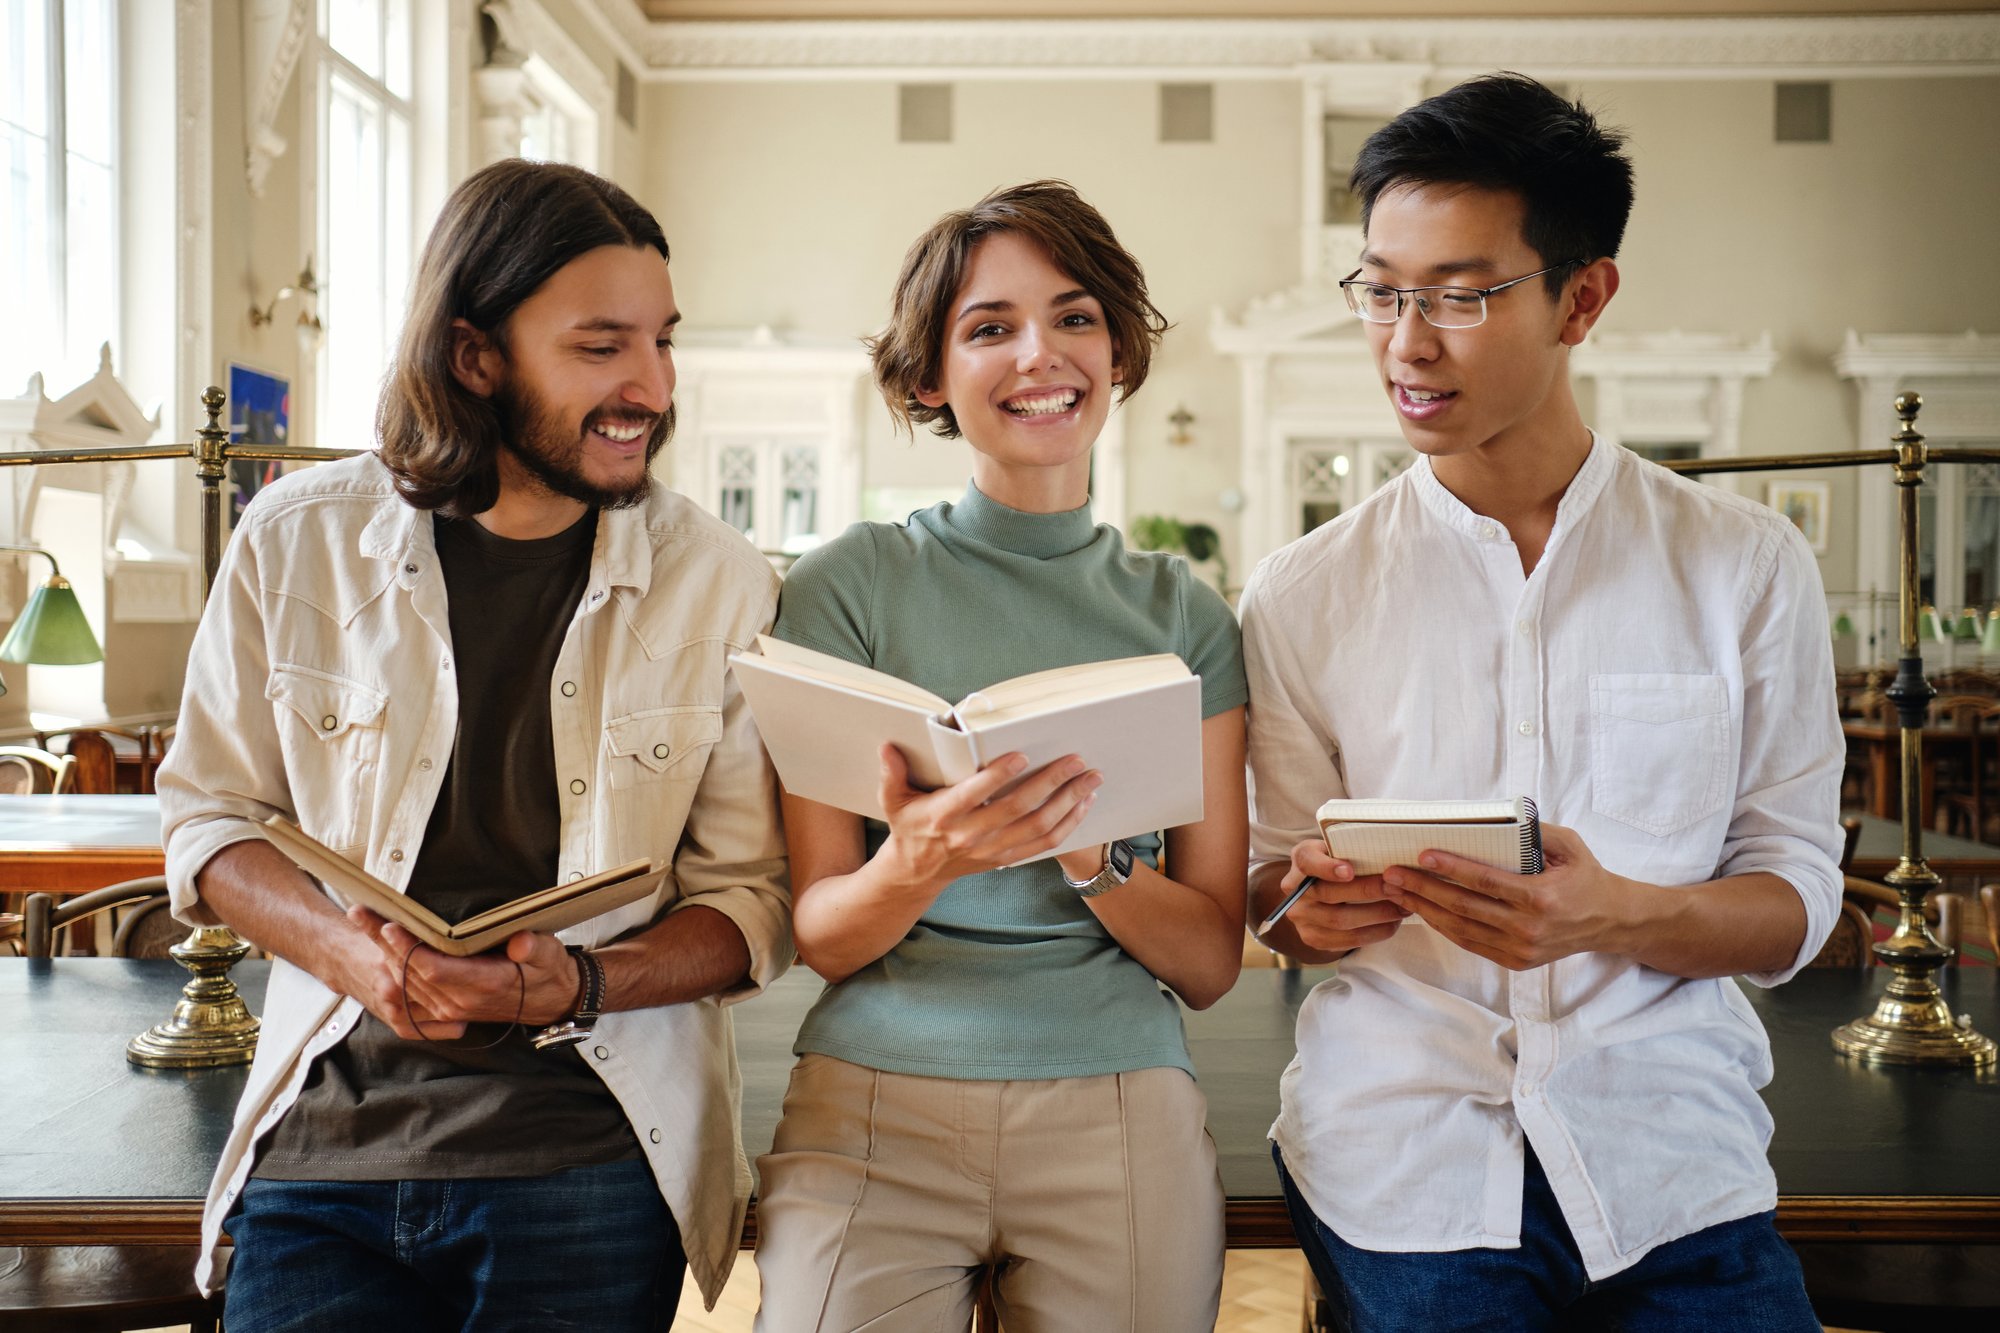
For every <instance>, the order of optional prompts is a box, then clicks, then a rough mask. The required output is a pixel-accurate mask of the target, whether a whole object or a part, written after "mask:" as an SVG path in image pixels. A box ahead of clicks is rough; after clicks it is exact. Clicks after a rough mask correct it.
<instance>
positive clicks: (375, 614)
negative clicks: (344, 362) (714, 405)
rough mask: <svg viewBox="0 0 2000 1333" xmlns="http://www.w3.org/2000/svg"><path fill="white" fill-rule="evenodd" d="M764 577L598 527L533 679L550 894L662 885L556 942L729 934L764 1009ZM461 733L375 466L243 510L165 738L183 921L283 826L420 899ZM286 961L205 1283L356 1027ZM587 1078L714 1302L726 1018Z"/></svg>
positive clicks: (652, 1019)
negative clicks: (673, 922)
mask: <svg viewBox="0 0 2000 1333" xmlns="http://www.w3.org/2000/svg"><path fill="white" fill-rule="evenodd" d="M777 590H778V583H777V577H776V575H775V574H774V573H773V571H772V569H771V566H770V564H769V563H768V562H766V561H765V560H764V558H763V557H762V556H760V555H759V554H758V553H757V552H756V550H754V549H753V548H752V547H751V546H750V544H749V543H748V542H746V541H744V540H743V538H742V537H741V536H739V535H738V534H737V533H735V532H734V531H732V530H731V529H730V528H728V527H727V526H726V525H725V524H723V523H721V522H720V521H718V520H716V519H714V518H712V517H710V516H709V515H707V514H705V513H703V512H702V511H701V510H700V509H698V508H697V507H696V506H695V505H694V504H693V503H692V502H691V501H689V500H688V499H686V498H685V497H683V496H680V495H677V494H675V493H674V492H672V491H669V490H666V489H665V488H662V487H655V488H654V489H653V492H652V496H651V498H650V499H649V500H648V501H647V503H646V504H645V505H643V506H640V507H634V508H630V509H618V510H607V511H605V512H603V513H602V514H600V515H599V517H598V524H597V537H596V545H595V548H594V549H593V550H592V552H591V558H590V573H589V576H588V581H587V583H586V585H585V587H584V591H583V595H582V597H581V599H580V600H579V602H578V604H577V608H576V612H575V616H574V618H573V619H572V620H571V622H570V625H569V628H568V632H567V633H566V634H565V636H564V639H563V645H562V649H561V652H560V654H559V655H558V657H557V659H556V668H555V672H554V675H553V677H552V679H550V680H549V682H548V692H549V714H550V721H551V723H552V729H553V733H554V741H555V766H556V777H557V789H556V790H555V791H552V792H550V793H549V797H550V799H551V800H554V801H557V802H558V803H559V806H560V809H561V828H560V834H559V837H560V844H561V845H560V847H559V849H558V857H559V874H560V877H561V878H562V879H565V880H568V879H575V878H578V877H581V876H583V875H587V874H592V873H595V872H597V871H599V870H604V869H607V868H609V867H611V866H615V865H620V864H622V863H624V862H627V861H632V860H637V859H639V858H642V857H648V858H652V859H655V860H657V861H661V862H667V863H671V865H672V866H673V873H672V875H670V876H669V877H668V878H667V879H666V881H665V882H664V883H663V885H662V886H661V888H660V890H659V892H658V893H657V894H656V895H655V896H653V897H651V898H648V899H642V900H641V901H639V902H637V903H633V904H631V905H629V906H627V907H624V908H621V909H619V910H617V911H615V912H610V913H607V914H605V915H603V916H600V917H597V918H596V919H594V920H591V921H586V922H583V923H582V924H580V925H578V926H575V927H573V928H571V929H569V930H566V931H563V932H562V938H563V939H564V940H565V941H566V942H568V943H572V944H581V945H584V946H585V947H590V946H593V945H597V944H605V943H609V942H610V941H611V940H613V939H616V938H617V937H619V936H621V935H624V934H626V933H628V932H630V931H632V930H635V929H639V928H642V927H644V926H645V925H646V924H647V923H649V922H651V921H653V920H655V919H656V918H658V917H660V916H662V915H665V914H667V913H671V912H675V911H679V910H681V909H682V908H684V907H689V906H693V905H700V906H702V907H707V908H711V909H713V910H715V911H717V912H720V913H722V914H723V915H724V916H726V917H728V918H729V920H730V921H731V922H732V923H734V925H735V926H736V927H737V929H738V930H740V931H741V932H742V933H743V938H744V941H745V942H746V943H747V944H748V945H749V949H750V960H751V961H750V978H749V981H748V983H747V984H746V985H745V986H743V987H742V988H740V989H738V990H736V991H733V992H731V993H730V994H729V995H728V996H726V997H723V998H724V1000H725V1001H729V1000H738V999H743V998H745V997H747V996H749V995H752V994H755V993H756V992H757V991H758V990H760V989H762V988H763V987H764V986H765V985H767V984H768V983H770V982H771V981H772V980H773V979H775V978H776V977H777V976H778V975H779V974H780V973H782V972H783V971H784V970H785V968H786V967H787V966H788V965H789V964H790V962H791V959H792V936H791V893H790V887H789V881H788V879H787V876H786V867H785V860H784V855H785V852H784V835H783V831H782V828H781V826H780V824H779V819H778V802H777V784H776V780H775V778H774V776H773V774H772V772H771V767H770V762H769V760H768V759H767V758H766V757H765V754H764V749H763V745H762V743H761V742H760V741H759V739H758V737H757V733H756V730H755V728H754V727H753V725H752V723H751V719H750V713H749V711H748V709H747V708H746V707H745V706H744V702H743V697H742V695H741V693H740V692H739V691H738V690H737V688H736V683H735V678H734V677H733V676H731V675H730V674H729V671H728V655H729V654H730V653H731V652H732V651H736V650H739V649H742V648H746V647H748V646H749V645H750V643H751V642H753V641H754V639H755V637H756V635H757V634H758V633H759V632H761V631H762V630H764V629H766V628H768V627H769V625H770V623H771V617H772V614H773V612H774V611H775V609H776V605H777ZM457 726H458V678H457V675H456V673H455V672H454V671H453V669H452V645H451V626H450V621H449V619H448V618H447V615H446V607H445V587H444V578H443V575H442V573H441V571H440V570H439V568H438V560H437V552H436V548H435V546H434V545H433V542H432V524H431V516H430V515H429V514H428V513H424V512H421V511H419V510H416V509H413V508H411V507H410V506H409V505H407V504H404V503H403V502H402V501H401V500H400V499H399V498H397V496H396V493H395V490H394V488H393V487H392V486H391V484H390V481H389V475H388V472H387V471H386V470H385V469H384V468H383V467H382V465H381V463H380V462H379V461H378V460H377V459H376V458H375V457H374V456H373V455H372V454H371V455H365V456H362V457H359V458H353V459H348V460H346V461H343V462H340V463H335V464H330V465H327V466H324V467H318V468H313V469H310V470H308V471H304V472H300V473H297V474H294V475H292V476H289V477H285V478H283V479H281V480H280V481H278V482H277V483H275V484H274V485H272V486H270V487H268V488H267V489H265V490H264V491H263V492H262V493H260V494H259V495H258V496H257V499H256V502H255V503H254V504H252V505H251V507H250V509H249V511H248V513H246V514H245V516H244V519H243V522H242V523H241V525H240V526H239V527H238V530H237V532H236V535H235V538H234V540H232V541H231V543H230V546H229V550H228V552H227V554H226V555H225V556H224V559H223V563H222V569H221V572H220V574H219V575H218V576H217V579H216V583H215V589H214V592H213V594H212V595H211V597H210V599H209V603H208V606H207V608H206V610H205V611H204V613H203V616H202V622H201V627H200V629H199V631H198V632H197V633H196V636H195V642H194V648H193V652H192V654H191V656H190V659H189V662H188V675H187V689H186V695H185V697H184V699H183V701H182V704H181V713H180V735H179V739H178V740H177V741H176V743H175V745H174V747H173V750H172V751H171V752H170V753H169V755H168V756H167V759H166V762H165V763H164V764H163V765H162V766H161V768H160V772H159V792H160V822H161V827H162V829H163V831H164V833H165V836H166V845H167V879H168V883H169V887H170V889H171V892H172V897H173V906H174V910H175V912H176V913H177V914H178V915H180V916H182V917H183V918H184V919H188V920H197V919H208V914H207V912H206V909H204V908H203V907H202V906H201V904H200V901H199V894H198V892H197V889H196V886H195V878H194V877H195V875H196V873H197V872H199V871H200V870H201V868H202V867H203V866H204V865H206V864H207V863H208V861H209V858H211V857H213V856H214V855H215V854H216V853H217V852H219V851H221V850H222V849H223V848H224V847H227V846H229V845H230V844H231V843H236V842H241V841H244V840H245V839H248V838H254V837H258V836H260V835H259V833H258V830H257V827H256V824H255V823H254V822H253V821H257V820H261V819H263V818H265V817H266V816H268V815H271V814H273V813H280V814H284V815H287V816H289V817H291V818H294V819H296V820H297V821H298V822H299V823H300V824H301V825H302V826H303V827H304V828H305V831H306V832H307V833H309V834H311V835H312V836H314V837H315V838H318V839H319V840H320V841H321V842H324V843H326V844H327V845H328V846H330V847H333V848H335V849H336V850H340V851H342V852H344V853H346V854H347V855H348V856H349V857H350V858H351V859H354V860H356V861H359V862H361V863H362V864H364V865H365V866H366V867H367V869H368V870H369V871H371V872H372V873H373V874H375V875H376V876H377V877H379V878H380V879H382V880H385V881H386V882H388V883H389V884H390V885H391V886H393V887H395V888H397V889H398V890H401V889H404V888H406V887H407V884H408V880H409V875H410V872H411V870H412V869H414V868H415V866H416V863H417V856H416V853H417V851H418V849H419V847H420V846H421V844H422V841H423V837H424V829H425V827H426V825H427V824H428V823H429V820H430V814H431V807H432V806H433V805H434V804H435V803H436V800H437V795H438V790H439V787H440V786H441V785H442V783H443V780H444V775H445V769H446V760H447V759H448V758H449V756H450V753H451V743H452V738H453V736H454V735H455V734H456V731H457ZM360 1014H361V1005H360V1003H359V1002H358V1001H355V1000H352V999H346V998H343V997H341V996H338V995H335V994H334V993H333V992H332V991H330V990H328V989H327V988H326V987H325V986H323V985H322V984H320V982H319V981H318V980H316V979H315V978H314V977H312V976H311V975H309V974H308V973H306V972H304V971H302V970H300V969H299V968H296V967H293V966H292V965H290V964H289V963H286V962H284V961H283V960H279V961H276V962H274V963H273V964H272V968H271V982H270V989H269V991H268V993H267V995H266V998H265V1004H264V1013H263V1022H264V1027H263V1033H262V1036H261V1038H260V1040H259V1042H258V1045H257V1057H256V1060H255V1062H254V1063H253V1064H252V1065H251V1069H250V1077H249V1081H248V1083H247V1085H246V1086H245V1088H244V1092H243V1100H242V1101H241V1103H239V1105H238V1106H237V1110H236V1123H235V1127H234V1129H233V1130H232V1132H231V1134H230V1136H229V1140H228V1143H227V1144H226V1146H225V1147H224V1149H223V1153H222V1159H221V1161H220V1163H219V1164H218V1166H217V1168H216V1173H215V1180H214V1183H213V1184H212V1185H211V1187H210V1190H209V1197H208V1205H207V1209H206V1212H205V1213H204V1216H203V1221H202V1258H201V1260H200V1265H199V1267H198V1269H197V1273H196V1276H197V1279H198V1280H199V1281H200V1283H201V1284H202V1287H203V1289H204V1290H212V1289H213V1288H214V1287H215V1286H217V1285H219V1281H218V1279H219V1275H218V1274H217V1273H216V1271H215V1245H216V1241H217V1238H218V1231H219V1228H220V1226H221V1223H222V1220H223V1218H224V1216H225V1215H226V1214H227V1213H228V1211H229V1209H230V1207H231V1206H232V1205H233V1204H234V1203H235V1201H236V1199H237V1197H238V1196H239V1195H240V1194H241V1192H242V1188H243V1182H244V1179H245V1178H246V1177H247V1176H248V1174H249V1172H250V1167H251V1163H252V1161H253V1153H254V1147H255V1144H256V1141H257V1140H258V1139H259V1138H261V1137H262V1136H263V1135H265V1134H266V1133H268V1132H269V1131H270V1129H271V1128H272V1127H273V1126H275V1125H276V1124H277V1123H278V1121H279V1119H280V1118H281V1117H282V1116H283V1115H284V1114H285V1111H286V1110H287V1109H288V1108H289V1107H290V1106H291V1104H292V1103H293V1101H294V1100H295V1099H296V1098H297V1096H298V1093H299V1089H300V1087H301V1086H302V1085H303V1084H304V1081H305V1078H306V1074H307V1072H308V1071H309V1069H310V1068H311V1065H312V1062H313V1060H314V1059H315V1058H316V1057H317V1056H318V1055H320V1054H321V1053H322V1052H323V1051H325V1050H327V1049H328V1048H329V1047H331V1046H333V1045H334V1044H335V1043H337V1042H339V1041H340V1040H341V1039H342V1038H343V1037H345V1036H346V1035H347V1034H348V1032H349V1031H351V1030H352V1029H353V1027H354V1025H355V1023H356V1022H357V1021H358V1020H359V1018H360ZM587 1050H588V1052H589V1054H588V1058H587V1059H586V1061H585V1063H586V1064H587V1065H588V1066H589V1067H590V1068H591V1069H594V1070H595V1071H597V1073H598V1075H599V1076H600V1077H602V1078H603V1079H604V1082H605V1084H606V1086H607V1087H609V1088H610V1089H611V1091H612V1093H613V1094H614V1095H615V1096H616V1097H617V1099H618V1102H619V1105H620V1106H621V1107H622V1108H623V1109H624V1112H625V1115H626V1118H627V1119H628V1120H629V1121H630V1122H631V1125H632V1128H633V1131H634V1133H635V1134H636V1135H637V1137H638V1139H639V1144H640V1147H641V1148H642V1149H643V1150H644V1151H645V1154H646V1158H647V1161H648V1162H649V1164H650V1165H651V1166H652V1168H653V1174H654V1176H655V1178H656V1179H657V1180H658V1182H659V1186H660V1192H661V1194H662V1196H663V1197H664V1198H665V1199H666V1202H667V1204H668V1206H669V1207H670V1208H672V1210H673V1214H674V1220H675V1221H676V1222H677V1223H678V1224H679V1226H680V1230H681V1237H682V1240H683V1242H684V1243H685V1245H686V1249H687V1256H688V1263H689V1267H690V1269H691V1270H692V1272H693V1274H694V1278H695V1281H696V1282H697V1283H698V1284H699V1285H700V1287H701V1289H702V1291H703V1293H704V1295H705V1296H706V1297H707V1299H708V1301H709V1303H710V1304H711V1305H713V1304H714V1301H715V1296H716V1293H717V1292H718V1291H719V1290H720V1288H721V1285H722V1283H723V1281H724V1279H725V1278H726V1277H727V1276H728V1273H729V1267H730V1264H731V1263H732V1262H733V1261H734V1259H735V1255H736V1247H737V1241H738V1238H739V1235H740V1233H741V1230H742V1223H743V1215H744V1211H745V1208H746V1205H747V1201H748V1199H749V1193H750V1173H749V1167H748V1164H747V1163H746V1162H745V1160H744V1156H743V1147H742V1141H741V1131H740V1129H739V1126H738V1101H739V1096H740V1093H739V1088H738V1079H737V1071H736V1054H735V1045H734V1039H733V1036H732V1032H731V1025H730V1021H729V1016H728V1014H727V1013H726V1012H725V1011H724V1009H723V1008H722V1006H721V1005H720V1004H718V1003H716V1002H714V1001H704V1002H700V1003H694V1004H676V1005H666V1006H661V1007H658V1008H652V1009H638V1010H626V1011H620V1012H616V1013H608V1014H605V1015H604V1016H603V1017H602V1018H600V1019H599V1020H598V1023H597V1026H596V1032H595V1039H594V1040H593V1041H592V1042H591V1043H590V1045H589V1046H588V1048H587Z"/></svg>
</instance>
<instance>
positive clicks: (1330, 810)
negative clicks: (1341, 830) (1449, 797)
mask: <svg viewBox="0 0 2000 1333" xmlns="http://www.w3.org/2000/svg"><path fill="white" fill-rule="evenodd" d="M1530 813H1531V812H1530V811H1529V810H1528V808H1527V807H1526V806H1525V804H1524V803H1523V802H1522V801H1521V800H1520V799H1518V798H1517V799H1514V800H1511V801H1385V800H1380V799H1374V800H1358V801H1347V800H1337V801H1328V802H1326V803H1325V804H1324V805H1322V806H1320V808H1319V822H1320V823H1322V824H1328V823H1341V824H1482V823H1484V824H1499V823H1508V824H1513V823H1519V822H1520V821H1521V820H1522V819H1523V818H1525V817H1527V816H1528V815H1529V814H1530Z"/></svg>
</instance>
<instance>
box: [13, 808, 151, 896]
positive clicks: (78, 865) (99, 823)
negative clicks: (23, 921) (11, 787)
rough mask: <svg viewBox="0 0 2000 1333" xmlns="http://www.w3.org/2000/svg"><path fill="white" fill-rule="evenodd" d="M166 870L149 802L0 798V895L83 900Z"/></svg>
mask: <svg viewBox="0 0 2000 1333" xmlns="http://www.w3.org/2000/svg"><path fill="white" fill-rule="evenodd" d="M165 868H166V853H165V852H164V851H162V850H161V849H160V801H159V798H158V797H156V796H0V894H17V893H18V894H26V893H85V892H88V891H89V890H91V889H101V888H103V887H104V886H105V885H106V884H116V883H118V882H119V881H120V880H126V879H137V878H139V877H140V876H142V875H158V874H160V873H162V872H163V871H164V870H165Z"/></svg>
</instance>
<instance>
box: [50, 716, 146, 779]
mask: <svg viewBox="0 0 2000 1333" xmlns="http://www.w3.org/2000/svg"><path fill="white" fill-rule="evenodd" d="M114 737H115V738H116V739H115V740H114V739H113V738H114ZM121 742H122V744H121ZM153 742H154V735H153V728H151V727H141V728H140V729H139V730H137V731H132V730H129V729H128V728H125V727H78V728H75V729H73V730H69V731H38V732H36V733H35V743H36V744H37V745H39V746H41V747H42V748H43V749H45V750H48V751H50V752H52V753H62V754H68V755H72V756H74V757H75V759H76V763H77V775H76V782H75V785H74V786H73V787H72V788H71V790H73V791H79V792H91V793H101V794H110V793H114V792H117V791H118V790H120V788H119V771H118V770H119V764H120V762H121V761H122V762H123V763H124V764H126V765H127V766H128V769H127V771H128V774H129V775H130V777H131V778H132V788H131V789H132V790H134V791H138V792H147V793H150V792H151V791H152V790H153V766H154V765H155V764H156V763H157V762H158V760H159V756H158V754H157V752H156V751H155V749H154V743H153Z"/></svg>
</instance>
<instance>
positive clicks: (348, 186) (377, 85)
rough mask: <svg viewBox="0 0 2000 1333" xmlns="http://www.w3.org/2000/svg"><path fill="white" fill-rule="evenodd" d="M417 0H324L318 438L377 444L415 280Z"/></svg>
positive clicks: (336, 444)
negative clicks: (378, 413) (385, 390)
mask: <svg viewBox="0 0 2000 1333" xmlns="http://www.w3.org/2000/svg"><path fill="white" fill-rule="evenodd" d="M411 46H412V40H411V19H410V0H320V40H319V110H320V120H319V123H320V135H321V138H320V145H321V148H320V160H319V255H320V256H321V259H320V266H319V278H320V289H321V293H322V295H321V298H320V309H321V311H322V312H323V313H322V316H321V318H322V319H324V321H325V323H326V336H325V338H324V339H323V340H322V341H321V343H320V361H319V384H318V386H317V390H318V391H317V394H316V398H317V403H318V413H317V416H318V426H319V438H318V439H317V440H316V441H315V443H317V444H320V445H323V446H326V447H328V448H335V449H353V448H361V449H365V448H369V447H371V446H372V445H373V444H374V422H375V401H376V398H377V396H378V395H379V393H380V391H381V387H382V377H383V375H384V374H385V373H386V372H387V370H388V367H389V359H390V357H391V356H392V355H393V354H394V352H395V346H396V335H397V333H398V331H399V330H400V329H401V327H402V323H403V311H404V305H405V302H406V300H407V298H408V289H409V283H410V254H411V245H412V240H413V234H414V228H415V220H414V218H413V217H412V215H411V202H410V194H411V186H412V182H413V179H414V173H415V165H414V160H413V156H412V149H411V124H412V121H413V119H414V116H413V108H412V106H411V96H412V91H413V85H412V72H411V65H412V58H411Z"/></svg>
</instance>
